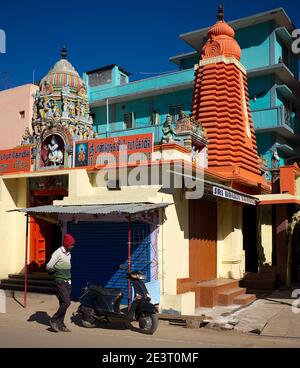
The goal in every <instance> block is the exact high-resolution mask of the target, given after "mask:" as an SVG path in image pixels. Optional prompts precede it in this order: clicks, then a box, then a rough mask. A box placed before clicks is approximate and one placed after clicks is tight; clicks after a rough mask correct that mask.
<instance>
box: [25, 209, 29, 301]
mask: <svg viewBox="0 0 300 368" xmlns="http://www.w3.org/2000/svg"><path fill="white" fill-rule="evenodd" d="M24 268H25V277H24V308H27V284H28V214H26V240H25V267H24Z"/></svg>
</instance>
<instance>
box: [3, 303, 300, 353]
mask: <svg viewBox="0 0 300 368" xmlns="http://www.w3.org/2000/svg"><path fill="white" fill-rule="evenodd" d="M56 304H57V303H56V302H54V301H53V302H37V301H34V302H32V303H31V304H30V305H29V307H28V308H27V309H26V310H25V309H23V308H22V307H21V306H20V305H19V304H17V303H16V302H14V301H13V299H10V300H9V301H8V307H7V309H8V312H7V313H6V314H0V347H3V348H4V347H9V348H11V347H21V348H24V347H26V348H36V347H38V348H50V347H53V348H54V347H59V348H63V347H66V348H206V347H209V348H212V347H219V348H226V347H228V348H232V347H246V348H254V347H260V348H261V347H265V348H267V347H271V348H276V347H290V348H292V347H299V346H300V339H298V338H294V339H293V338H274V337H267V336H257V335H247V334H242V333H239V332H235V331H217V330H211V329H206V328H201V329H187V328H184V327H182V326H173V325H169V323H168V322H166V321H161V322H160V325H159V329H158V331H157V332H156V333H155V335H153V336H147V335H143V334H140V333H138V332H136V331H131V330H128V329H124V328H122V326H107V327H106V328H105V329H103V328H97V329H85V328H83V327H80V326H78V325H76V324H74V323H70V322H69V319H70V316H71V314H72V313H73V312H74V311H75V310H76V308H77V305H76V304H72V306H71V308H70V309H69V311H68V314H67V319H66V321H67V325H68V326H69V327H70V328H71V329H72V332H71V333H62V332H61V333H55V332H52V330H51V328H50V327H49V324H48V320H49V315H52V314H53V313H54V312H55V309H56Z"/></svg>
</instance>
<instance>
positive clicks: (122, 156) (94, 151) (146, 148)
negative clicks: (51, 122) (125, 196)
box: [75, 133, 153, 167]
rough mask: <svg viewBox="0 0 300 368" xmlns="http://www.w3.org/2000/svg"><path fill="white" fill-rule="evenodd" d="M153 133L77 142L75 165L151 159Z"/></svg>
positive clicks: (96, 164)
mask: <svg viewBox="0 0 300 368" xmlns="http://www.w3.org/2000/svg"><path fill="white" fill-rule="evenodd" d="M152 152H153V134H152V133H151V134H138V135H130V136H122V137H112V138H103V139H91V140H87V141H80V142H76V143H75V167H84V166H101V165H107V164H119V163H124V164H125V163H134V162H138V161H139V162H142V161H150V160H151V155H152Z"/></svg>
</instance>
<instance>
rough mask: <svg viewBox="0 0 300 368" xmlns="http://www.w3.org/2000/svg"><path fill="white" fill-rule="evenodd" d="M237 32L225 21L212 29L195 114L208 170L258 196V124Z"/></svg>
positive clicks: (221, 19)
mask: <svg viewBox="0 0 300 368" xmlns="http://www.w3.org/2000/svg"><path fill="white" fill-rule="evenodd" d="M234 36H235V32H234V30H233V29H232V28H231V27H230V26H229V25H228V24H227V23H226V22H225V21H224V14H223V11H222V8H221V9H219V12H218V22H217V23H216V24H215V25H214V26H213V27H212V28H211V29H210V30H209V32H208V40H207V42H206V43H205V45H204V47H203V49H202V57H201V60H200V63H199V66H197V67H196V72H195V85H194V93H193V106H192V116H193V118H194V119H196V120H198V121H199V122H201V124H202V125H203V127H204V128H205V129H206V132H207V138H208V142H209V144H208V166H209V168H210V169H211V170H212V171H214V172H216V173H219V174H221V175H224V176H225V177H226V178H227V179H228V180H232V181H233V182H234V186H235V187H240V188H241V187H242V186H243V187H245V186H248V187H252V188H251V189H248V190H250V191H252V192H256V193H259V191H260V187H261V185H263V178H262V177H261V175H260V164H259V157H258V154H257V144H256V137H255V131H254V125H253V121H252V117H251V112H250V108H249V94H248V85H247V73H246V69H245V68H244V67H243V65H242V64H241V63H240V59H241V49H240V46H239V45H238V43H237V41H236V40H235V39H234Z"/></svg>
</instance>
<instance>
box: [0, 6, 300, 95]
mask: <svg viewBox="0 0 300 368" xmlns="http://www.w3.org/2000/svg"><path fill="white" fill-rule="evenodd" d="M219 3H220V1H219V0H206V1H202V0H184V1H178V0H173V1H171V0H152V1H141V0H129V1H124V0H123V1H121V0H114V1H113V0H112V1H102V0H85V1H78V0H73V1H66V0H51V1H40V0H28V1H24V2H19V1H17V2H16V1H13V0H11V1H7V0H3V1H2V4H1V9H0V29H3V30H5V32H6V37H7V53H6V54H0V89H3V88H4V81H5V84H6V86H8V87H14V86H17V85H21V84H25V83H30V82H32V71H33V69H34V70H35V75H36V80H39V79H41V78H42V77H43V76H44V75H45V74H47V72H48V70H49V69H50V68H51V67H52V66H53V64H54V63H55V62H56V61H57V60H58V59H59V58H60V56H59V53H60V49H61V47H62V45H63V44H66V45H67V47H68V50H69V60H70V61H71V62H72V64H73V65H74V66H75V68H76V69H77V70H78V72H79V73H80V74H82V73H83V72H84V71H87V70H91V69H95V68H97V67H101V66H104V65H107V64H113V63H115V64H119V65H121V66H122V67H123V68H125V69H126V70H128V71H130V72H131V73H132V74H133V75H132V79H140V78H145V77H149V76H151V74H149V75H146V74H144V73H147V72H148V73H159V72H166V71H172V70H175V69H176V66H175V65H174V64H172V63H170V62H169V60H168V59H169V57H170V56H174V55H177V54H179V53H182V52H186V51H191V49H190V48H189V46H188V45H186V44H185V43H184V42H182V41H181V40H180V39H179V37H178V36H179V34H181V33H185V32H189V31H192V30H195V29H199V28H203V27H207V26H210V25H212V24H213V23H214V22H215V19H216V9H217V6H218V4H219ZM297 3H298V2H297V1H295V0H285V1H282V0H251V1H240V0H239V1H237V0H225V6H226V20H232V19H237V18H241V17H245V16H249V15H252V14H255V13H258V12H263V11H266V10H270V9H274V8H277V7H283V8H285V10H286V12H287V13H288V15H289V16H290V17H291V19H292V21H293V22H294V23H295V25H296V26H298V27H299V28H300V12H299V6H297ZM3 73H5V77H4V76H3Z"/></svg>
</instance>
